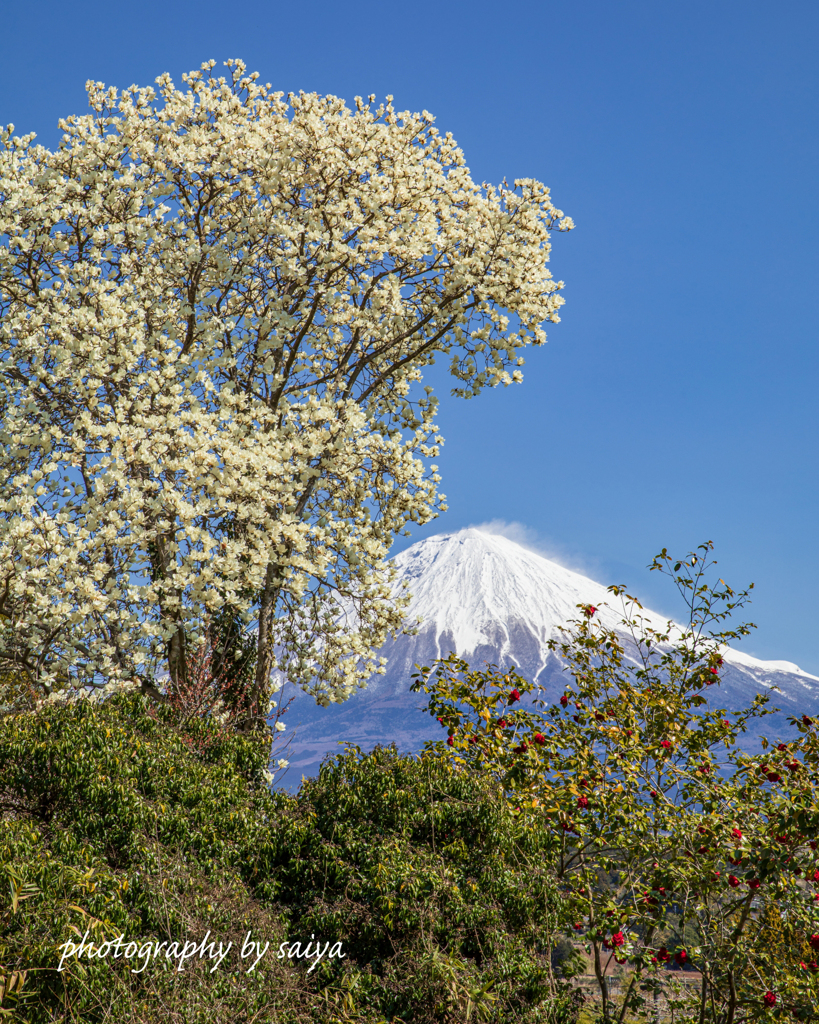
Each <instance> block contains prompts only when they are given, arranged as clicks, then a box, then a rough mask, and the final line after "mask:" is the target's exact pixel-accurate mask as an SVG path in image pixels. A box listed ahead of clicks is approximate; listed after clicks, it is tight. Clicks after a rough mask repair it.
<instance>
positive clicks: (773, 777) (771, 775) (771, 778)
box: [768, 772, 782, 782]
mask: <svg viewBox="0 0 819 1024" xmlns="http://www.w3.org/2000/svg"><path fill="white" fill-rule="evenodd" d="M781 781H782V776H781V775H778V774H777V773H776V772H768V782H781Z"/></svg>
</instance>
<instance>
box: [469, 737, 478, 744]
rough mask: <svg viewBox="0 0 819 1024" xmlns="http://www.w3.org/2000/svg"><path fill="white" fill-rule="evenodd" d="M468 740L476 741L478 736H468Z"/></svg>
mask: <svg viewBox="0 0 819 1024" xmlns="http://www.w3.org/2000/svg"><path fill="white" fill-rule="evenodd" d="M469 742H470V743H477V742H478V737H477V736H470V737H469Z"/></svg>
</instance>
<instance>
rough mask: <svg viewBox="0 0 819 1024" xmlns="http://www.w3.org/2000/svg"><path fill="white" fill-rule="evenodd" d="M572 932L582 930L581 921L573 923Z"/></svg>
mask: <svg viewBox="0 0 819 1024" xmlns="http://www.w3.org/2000/svg"><path fill="white" fill-rule="evenodd" d="M574 930H575V931H577V932H579V931H582V930H583V922H582V921H575V924H574Z"/></svg>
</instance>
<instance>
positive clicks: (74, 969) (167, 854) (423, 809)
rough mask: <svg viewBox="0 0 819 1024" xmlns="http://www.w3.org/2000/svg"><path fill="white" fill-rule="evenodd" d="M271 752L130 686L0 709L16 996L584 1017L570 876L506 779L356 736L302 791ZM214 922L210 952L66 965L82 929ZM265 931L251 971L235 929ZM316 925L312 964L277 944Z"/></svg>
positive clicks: (6, 947) (110, 933)
mask: <svg viewBox="0 0 819 1024" xmlns="http://www.w3.org/2000/svg"><path fill="white" fill-rule="evenodd" d="M198 733H201V735H198ZM193 734H196V735H193ZM192 735H193V741H192ZM197 739H198V740H199V741H198V742H197V741H196V740H197ZM267 756H268V749H267V744H266V743H265V742H264V741H262V740H260V739H258V738H255V737H248V736H242V735H239V734H235V733H228V732H227V731H222V730H220V729H218V727H217V726H216V725H215V724H214V723H213V722H207V721H200V720H192V721H189V722H187V723H186V724H185V726H184V729H183V728H180V727H179V725H178V724H176V722H175V720H174V719H173V717H172V715H171V712H170V711H169V710H168V709H162V708H159V709H157V708H156V707H155V706H153V705H150V704H148V703H147V701H146V698H144V697H142V696H140V695H135V694H128V695H118V696H114V697H111V698H109V699H108V700H105V701H102V702H98V703H94V702H91V701H82V702H78V703H74V704H68V705H55V706H44V707H42V708H41V709H40V710H39V711H37V712H36V713H27V714H18V715H16V716H7V717H5V718H3V719H0V779H2V787H1V788H0V812H1V813H2V818H3V831H2V836H0V871H2V872H3V874H4V876H5V880H4V883H3V885H2V890H0V965H2V966H1V967H0V974H2V975H3V977H4V978H5V979H6V981H5V986H6V990H7V991H6V1002H4V1003H3V1006H4V1007H7V1008H9V1009H11V1008H12V1007H13V1008H15V1011H16V1012H17V1013H18V1014H19V1016H20V1018H21V1019H25V1020H28V1021H30V1022H31V1024H41V1022H46V1021H64V1022H68V1021H72V1022H73V1021H84V1022H86V1021H87V1022H92V1021H93V1022H108V1021H117V1022H120V1021H122V1022H126V1021H133V1022H149V1021H150V1022H159V1021H163V1022H165V1021H171V1022H173V1021H180V1022H181V1021H184V1022H185V1024H210V1022H226V1021H251V1020H252V1021H254V1022H262V1021H270V1022H273V1021H275V1022H276V1024H287V1022H291V1021H292V1022H294V1024H295V1022H306V1021H322V1022H330V1021H333V1020H336V1021H361V1022H365V1021H372V1022H378V1021H384V1020H393V1021H398V1020H401V1021H406V1022H408V1024H409V1022H413V1024H423V1022H432V1021H436V1022H447V1021H450V1022H455V1021H462V1020H463V1021H466V1020H475V1021H477V1020H492V1021H499V1022H500V1021H504V1022H506V1021H508V1022H512V1021H521V1022H523V1021H549V1022H554V1024H560V1022H562V1021H567V1020H571V1019H572V1018H573V1016H576V1009H577V1005H576V1003H572V1001H571V998H570V994H569V993H568V991H567V989H566V986H565V983H563V982H561V981H556V980H555V978H554V976H553V972H552V970H551V965H550V951H551V947H552V943H553V929H554V922H555V920H556V919H557V918H558V917H559V916H560V908H559V906H558V904H559V902H560V897H559V896H558V895H557V893H556V891H555V888H554V886H553V884H552V883H551V882H550V880H549V877H548V875H547V873H546V871H545V870H544V868H543V866H542V854H543V849H542V843H541V841H540V840H539V839H538V837H537V836H536V835H534V834H532V833H531V832H529V831H527V830H525V829H522V828H521V827H520V825H519V823H518V821H517V819H516V816H515V814H514V813H513V812H512V811H511V810H510V808H509V807H508V805H507V803H506V801H505V800H503V799H502V795H501V793H500V791H499V789H498V787H497V785H496V784H495V783H493V782H492V781H491V780H489V779H485V780H480V781H477V782H476V780H475V779H474V778H472V777H469V776H467V775H466V774H465V773H463V772H461V771H459V770H457V769H456V768H455V767H454V766H453V765H451V764H449V763H448V762H447V761H446V759H442V758H440V757H438V756H434V755H425V756H423V757H422V758H420V759H413V758H406V757H399V756H398V755H397V754H396V752H395V751H394V750H377V751H375V752H374V753H373V754H372V755H369V756H363V755H362V754H361V753H360V751H357V750H349V751H348V752H347V753H346V754H344V755H343V756H341V757H339V758H337V759H335V760H334V761H332V762H328V763H327V764H325V765H324V766H323V768H322V771H321V774H320V776H319V777H318V778H317V779H315V780H311V781H308V782H305V783H304V785H303V786H302V789H301V792H300V793H299V794H298V796H297V797H291V796H289V795H287V794H284V793H280V792H275V793H270V792H269V791H268V790H267V788H266V784H265V769H266V767H267ZM208 930H210V932H211V938H213V937H215V938H217V939H221V940H222V941H224V942H225V944H226V943H227V941H228V940H231V941H233V942H234V953H233V954H232V955H231V956H230V957H229V958H228V959H226V960H225V961H224V962H223V963H222V964H221V966H219V968H218V969H214V970H213V972H212V973H211V966H212V965H211V964H210V962H209V961H208V960H207V959H204V960H202V961H201V962H200V961H199V960H198V959H192V960H189V961H188V963H187V964H186V966H185V970H184V971H178V970H176V962H175V961H168V960H167V959H163V958H162V957H160V958H159V959H156V960H154V961H153V962H152V963H151V964H150V965H149V966H148V967H147V968H146V969H145V970H144V971H142V972H141V973H133V972H132V970H131V967H132V962H131V961H126V960H125V959H124V958H122V957H120V958H117V957H114V956H106V957H104V958H102V959H88V958H79V959H78V958H76V957H67V958H64V961H63V967H64V969H63V970H62V971H58V970H57V967H58V965H59V963H60V961H61V958H63V953H64V952H65V947H64V946H63V944H64V943H66V942H67V941H68V940H71V941H74V942H77V943H78V942H79V940H80V937H81V936H83V935H85V934H86V933H87V935H88V938H89V940H90V941H93V942H96V943H99V942H102V941H105V940H110V939H113V938H115V937H116V936H118V935H120V934H121V933H123V932H124V933H125V935H126V936H127V938H128V940H133V941H134V942H136V943H143V942H147V941H148V940H155V941H166V942H171V941H177V940H178V941H180V942H182V941H184V940H186V939H192V940H195V941H197V942H198V941H199V940H200V939H203V938H204V937H205V934H206V932H208ZM250 930H252V932H253V937H254V938H255V939H263V940H265V941H267V940H269V941H270V952H268V954H267V955H266V957H265V958H264V960H263V961H262V963H261V964H260V967H259V968H258V969H257V970H256V971H255V972H253V973H250V974H248V973H247V965H242V963H241V962H237V961H238V958H237V957H236V955H235V950H236V949H237V948H238V946H240V945H241V943H242V940H243V938H244V936H245V935H246V933H247V932H248V931H250ZM311 935H315V937H316V938H318V939H320V940H321V941H322V942H329V943H330V944H331V946H332V944H333V943H335V942H336V941H340V942H341V943H342V948H343V953H344V957H343V958H341V957H339V956H336V958H335V959H331V958H329V957H325V959H323V960H321V962H319V963H318V964H317V965H312V966H314V967H315V969H314V970H312V971H310V972H309V973H308V968H307V967H306V965H305V962H304V961H303V960H301V961H299V960H298V959H293V960H291V959H289V957H285V958H284V959H279V958H278V957H276V956H275V955H274V953H275V951H276V950H277V949H278V948H279V946H280V944H281V943H296V942H301V943H302V944H305V943H306V942H307V940H308V939H310V937H311ZM61 947H62V951H61ZM285 949H288V947H285ZM22 972H27V974H26V975H25V976H24V977H23V974H22ZM21 980H22V987H20V985H21ZM9 989H14V990H15V991H11V992H9V991H8V990H9Z"/></svg>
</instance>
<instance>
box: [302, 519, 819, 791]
mask: <svg viewBox="0 0 819 1024" xmlns="http://www.w3.org/2000/svg"><path fill="white" fill-rule="evenodd" d="M394 562H395V565H396V566H397V568H398V578H399V583H400V582H401V581H406V582H407V584H408V587H409V591H410V593H411V595H412V601H411V603H410V606H409V609H408V611H407V619H408V620H409V621H418V623H419V625H418V631H417V633H416V634H415V635H412V636H406V635H405V636H401V637H398V638H397V639H395V640H390V641H389V642H388V643H387V644H386V645H385V646H384V648H383V649H382V651H381V653H382V654H383V655H384V656H385V657H386V658H387V672H386V674H385V675H383V676H375V677H373V678H372V679H371V680H370V682H369V683H368V685H367V687H366V688H365V689H363V690H361V691H359V692H358V693H356V694H355V695H354V696H353V697H352V698H350V699H349V700H348V701H345V702H344V703H343V704H336V705H331V706H330V707H328V708H320V707H317V706H316V705H315V703H314V702H313V700H312V699H311V698H310V697H308V696H307V695H306V694H304V693H301V692H299V693H297V694H296V696H295V699H294V701H293V703H292V705H291V708H290V710H289V711H288V713H287V716H286V719H285V720H286V721H287V723H288V728H289V730H290V731H292V733H293V734H294V735H293V741H292V744H291V748H290V752H289V757H290V761H291V765H292V769H293V770H292V771H291V773H290V774H291V775H295V776H296V777H295V778H294V779H292V781H291V780H288V781H290V782H291V784H295V785H297V784H298V781H299V779H300V777H301V775H303V774H304V775H312V774H315V773H316V772H317V770H318V765H319V763H320V762H321V760H322V759H323V757H324V756H325V755H326V754H328V753H337V752H339V751H340V749H341V747H340V746H339V745H338V744H339V741H349V742H351V743H355V744H357V745H358V746H360V747H361V748H362V749H363V750H369V749H371V748H372V747H373V746H375V745H376V744H377V743H382V744H388V743H392V742H395V743H396V744H397V745H398V747H399V749H402V750H413V751H417V750H420V749H421V747H422V746H423V743H424V740H426V739H438V738H440V737H441V731H440V728H439V727H438V726H437V724H436V723H435V722H434V721H433V720H432V719H431V718H430V717H429V716H428V715H425V714H423V713H421V711H420V708H422V707H423V705H424V698H423V695H420V694H415V693H411V692H410V689H409V687H410V682H411V679H410V677H411V675H412V673H413V672H414V671H415V667H414V666H415V665H416V664H420V665H432V663H433V662H434V661H435V659H436V658H442V657H446V656H447V655H448V654H449V653H450V652H452V651H455V652H457V654H459V655H460V656H462V657H463V658H464V659H465V660H467V661H468V662H470V664H472V665H474V666H476V667H477V666H479V665H482V664H483V663H485V662H489V663H492V664H495V665H498V666H500V667H502V668H506V667H508V666H509V665H510V664H514V665H515V666H516V667H517V668H518V671H519V672H520V673H521V675H523V676H524V677H525V678H527V679H531V680H534V681H536V682H538V683H539V684H540V685H541V686H543V687H544V689H545V691H546V694H547V695H551V694H553V695H554V696H555V697H556V696H557V694H558V693H559V692H562V687H563V686H564V684H565V681H566V679H567V676H566V675H565V674H564V672H563V666H562V665H561V663H560V661H559V659H558V658H557V656H556V655H555V654H553V653H551V652H550V651H549V650H548V647H547V643H548V641H549V639H550V638H552V637H555V636H557V635H558V634H559V631H560V628H561V626H564V625H565V624H566V623H567V622H568V621H569V620H571V619H576V618H577V617H578V615H579V612H578V609H577V605H578V604H594V605H596V606H597V607H598V609H599V611H598V612H597V616H598V617H599V619H600V620H601V621H602V622H603V623H604V625H606V626H608V627H611V628H614V629H617V628H619V627H620V622H621V619H622V609H621V608H620V607H619V606H618V604H617V599H616V598H614V597H612V595H610V594H609V593H608V591H607V590H606V588H605V587H604V586H602V585H601V584H599V583H596V582H595V581H594V580H591V579H589V578H588V577H586V576H581V575H580V574H578V573H576V572H572V571H570V570H569V569H565V568H563V567H562V566H560V565H557V564H556V563H555V562H552V561H550V560H549V559H547V558H544V557H543V556H542V555H539V554H537V553H535V552H533V551H530V550H529V549H527V548H524V547H522V546H521V545H519V544H516V543H515V542H514V541H512V540H509V539H508V538H507V537H503V536H500V535H498V534H492V533H487V532H484V531H483V530H480V529H474V528H472V529H467V530H460V531H458V532H457V533H449V534H439V535H438V536H435V537H430V538H429V539H427V540H423V541H420V542H419V543H417V544H413V545H412V547H410V548H407V550H405V551H402V552H401V553H400V554H399V555H396V556H395V559H394ZM642 614H643V615H644V617H645V618H646V619H647V620H648V622H649V623H650V624H651V625H653V626H655V627H657V628H660V629H664V628H665V627H666V624H667V620H666V619H665V618H663V617H662V616H660V615H657V614H656V613H654V612H651V611H648V610H647V609H646V610H644V611H643V612H642ZM724 661H725V664H724V667H723V670H722V673H721V682H720V685H719V686H714V687H711V688H710V690H709V691H707V692H706V696H708V697H709V699H710V701H711V703H712V704H713V705H714V706H715V707H724V708H727V709H728V710H739V709H740V708H743V707H745V706H747V705H748V704H749V703H750V701H751V700H752V698H753V697H754V696H755V695H756V694H757V693H760V692H763V691H765V690H768V689H770V688H771V687H777V688H778V692H774V693H773V694H772V697H773V698H774V699H773V700H772V702H771V704H772V705H776V706H778V707H780V708H781V709H782V710H781V711H780V712H779V713H778V714H777V715H775V716H769V717H767V718H766V719H764V720H763V723H762V724H761V725H760V731H762V732H764V733H765V735H768V736H769V737H782V736H784V735H786V734H787V732H788V725H787V721H786V720H787V717H788V715H797V714H798V715H800V716H801V715H802V714H806V713H807V714H814V713H816V712H817V711H819V678H817V677H816V676H812V675H809V674H808V673H806V672H803V671H802V670H801V669H799V667H798V666H796V665H794V664H792V663H791V662H787V661H759V660H757V659H756V658H752V657H750V656H748V655H746V654H743V653H741V652H740V651H736V650H734V649H731V648H729V649H727V650H726V651H725V652H724ZM284 696H285V698H286V696H287V691H285V693H284ZM746 739H747V741H748V743H755V742H756V740H757V738H756V736H751V735H748V736H747V737H746Z"/></svg>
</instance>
